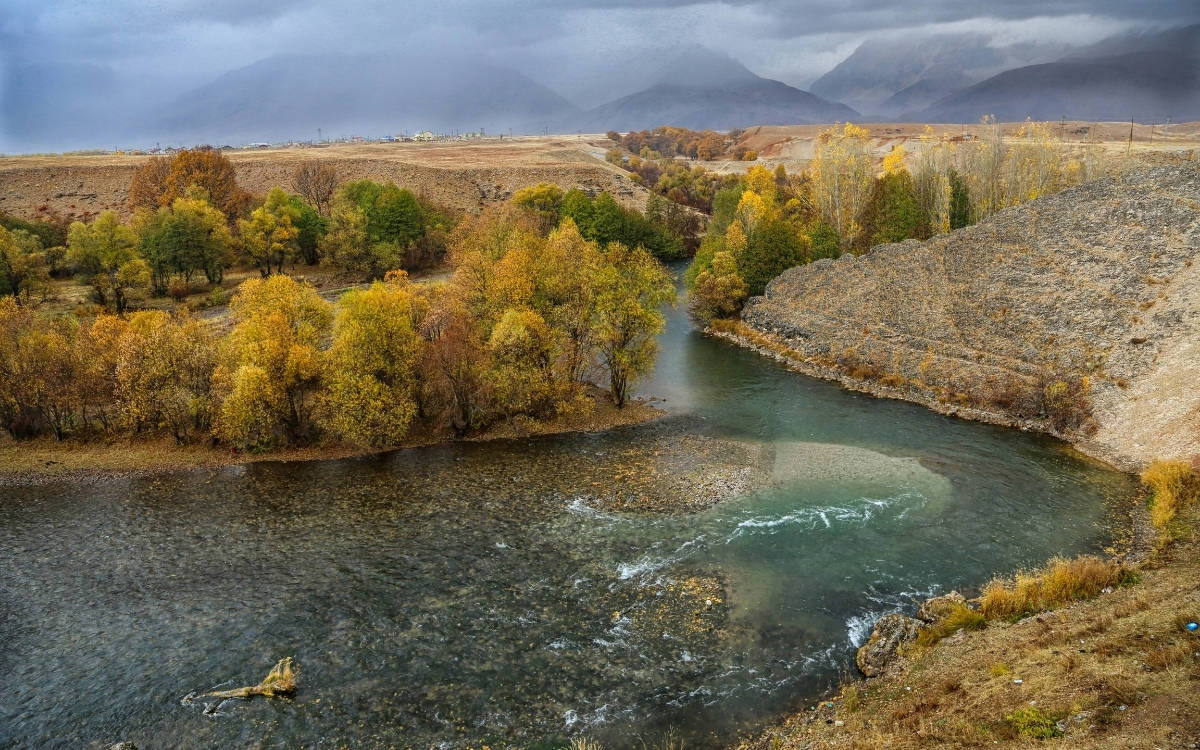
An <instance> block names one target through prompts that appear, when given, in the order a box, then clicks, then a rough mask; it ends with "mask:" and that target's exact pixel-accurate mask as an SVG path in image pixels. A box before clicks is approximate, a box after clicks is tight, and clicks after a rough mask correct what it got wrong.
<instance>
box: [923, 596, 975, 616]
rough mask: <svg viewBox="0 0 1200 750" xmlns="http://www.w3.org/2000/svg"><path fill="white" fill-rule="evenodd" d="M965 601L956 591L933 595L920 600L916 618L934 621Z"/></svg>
mask: <svg viewBox="0 0 1200 750" xmlns="http://www.w3.org/2000/svg"><path fill="white" fill-rule="evenodd" d="M966 603H967V600H966V599H964V598H963V595H962V594H960V593H958V592H957V591H951V592H950V593H949V594H942V595H941V596H935V597H933V598H931V599H926V600H925V601H923V602H921V606H920V607H919V608H918V609H917V619H918V620H921V621H922V622H927V623H935V622H937V621H938V620H941V619H943V618H945V617H946V616H948V615H949V614H950V613H951V612H953V611H954V610H955V609H956V608H957V607H959V606H961V605H965V604H966Z"/></svg>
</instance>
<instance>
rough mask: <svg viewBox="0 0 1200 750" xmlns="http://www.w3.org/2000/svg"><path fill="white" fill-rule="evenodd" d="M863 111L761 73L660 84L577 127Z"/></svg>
mask: <svg viewBox="0 0 1200 750" xmlns="http://www.w3.org/2000/svg"><path fill="white" fill-rule="evenodd" d="M856 117H858V113H857V112H855V111H854V110H853V109H850V108H849V107H847V106H846V105H844V104H838V103H836V102H829V101H826V100H824V99H822V98H821V97H819V96H814V95H812V94H810V93H808V92H807V91H801V90H800V89H796V88H792V87H791V86H788V85H787V84H785V83H780V82H779V81H772V80H768V79H765V78H759V79H757V80H755V81H750V82H746V83H740V84H736V85H731V84H719V85H711V86H678V85H672V84H660V85H658V86H652V87H651V88H648V89H646V90H645V91H639V92H638V93H636V94H631V95H629V96H624V97H621V98H620V99H618V100H616V101H614V102H609V103H608V104H604V105H601V106H599V107H596V108H595V109H591V110H588V111H587V112H585V113H584V114H583V115H582V116H581V118H580V120H579V121H580V122H581V123H582V124H581V125H579V126H578V129H583V130H622V131H624V130H641V129H644V128H652V127H656V126H658V125H675V126H679V127H686V128H693V129H696V130H703V129H706V128H709V129H713V130H729V129H731V128H741V127H747V126H750V125H785V124H797V123H812V122H839V121H843V120H851V119H854V118H856Z"/></svg>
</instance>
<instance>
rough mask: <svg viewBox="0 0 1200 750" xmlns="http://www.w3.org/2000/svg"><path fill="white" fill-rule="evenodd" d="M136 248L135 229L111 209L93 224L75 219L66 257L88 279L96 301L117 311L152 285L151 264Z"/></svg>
mask: <svg viewBox="0 0 1200 750" xmlns="http://www.w3.org/2000/svg"><path fill="white" fill-rule="evenodd" d="M136 249H137V236H136V235H135V234H134V231H133V230H132V229H130V228H129V227H128V226H126V225H124V224H122V223H121V222H120V220H118V219H117V215H116V214H115V213H113V212H112V211H104V212H103V213H101V214H100V216H99V217H98V218H97V219H96V221H94V222H93V223H91V224H84V223H83V222H80V221H77V222H74V223H73V224H71V229H70V231H69V233H68V235H67V257H68V258H69V259H70V261H71V262H72V263H73V264H75V265H76V267H78V268H79V271H80V272H81V273H82V274H84V276H86V277H87V278H88V280H89V282H90V283H91V285H92V290H93V291H94V293H95V296H96V301H97V302H99V303H100V304H102V305H106V306H107V305H111V306H112V307H113V308H114V309H116V311H117V312H118V313H122V312H125V310H126V308H127V307H128V305H129V302H130V300H131V299H134V298H137V297H139V296H140V295H141V294H143V293H144V292H145V291H146V289H147V288H148V287H149V286H150V266H149V264H147V263H146V261H144V260H142V259H141V258H140V257H138V255H137V252H136Z"/></svg>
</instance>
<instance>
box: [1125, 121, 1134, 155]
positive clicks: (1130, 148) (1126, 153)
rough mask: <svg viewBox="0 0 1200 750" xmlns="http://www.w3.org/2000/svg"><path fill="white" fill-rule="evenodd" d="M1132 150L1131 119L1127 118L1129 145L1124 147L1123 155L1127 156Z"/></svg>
mask: <svg viewBox="0 0 1200 750" xmlns="http://www.w3.org/2000/svg"><path fill="white" fill-rule="evenodd" d="M1132 150H1133V117H1132V116H1131V117H1130V118H1129V145H1128V146H1126V147H1125V155H1126V156H1129V152H1130V151H1132Z"/></svg>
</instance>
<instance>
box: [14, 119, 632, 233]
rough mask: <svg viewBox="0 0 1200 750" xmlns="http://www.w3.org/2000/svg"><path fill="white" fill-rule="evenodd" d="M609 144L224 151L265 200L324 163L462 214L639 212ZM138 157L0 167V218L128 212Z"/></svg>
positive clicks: (34, 160)
mask: <svg viewBox="0 0 1200 750" xmlns="http://www.w3.org/2000/svg"><path fill="white" fill-rule="evenodd" d="M609 147H611V143H610V142H609V141H608V140H607V139H606V138H604V137H603V136H595V137H593V138H591V139H590V140H589V139H587V138H579V137H576V136H570V137H566V136H551V137H547V138H542V137H538V138H517V139H508V138H505V139H504V140H486V141H478V142H466V143H463V142H453V141H451V142H435V143H396V144H387V143H376V144H363V145H338V146H329V147H326V148H293V149H269V150H261V151H259V150H250V151H229V152H227V155H228V156H229V159H230V161H232V162H233V165H234V167H235V168H236V169H237V179H238V183H239V184H240V185H242V186H243V187H245V188H246V189H248V190H250V191H251V192H253V193H258V194H263V193H265V192H266V191H267V190H269V189H270V188H272V187H275V186H277V185H280V186H284V187H290V185H291V179H292V172H293V171H294V170H295V168H296V165H297V164H298V163H300V162H301V161H305V160H308V159H319V160H323V161H328V162H330V163H331V164H333V166H334V167H335V168H336V169H337V170H338V173H339V175H340V176H341V178H342V179H344V180H350V179H359V178H363V177H369V178H371V179H374V180H393V181H394V182H395V183H396V184H397V185H400V186H401V187H407V188H409V189H412V190H415V191H417V192H419V193H423V194H424V195H426V196H428V197H430V198H431V199H433V200H434V201H435V202H437V203H440V204H442V205H445V206H449V207H451V208H455V209H458V210H460V211H468V212H477V211H479V210H480V209H481V208H483V207H484V206H485V205H489V204H492V203H498V202H502V201H504V200H507V199H508V198H509V197H510V196H511V195H512V193H513V192H515V191H516V190H519V189H520V188H523V187H528V186H529V185H536V184H537V183H539V182H553V183H557V184H559V185H562V186H564V187H568V188H569V187H580V188H583V189H584V190H587V191H588V192H591V193H597V192H600V191H601V190H607V191H608V192H610V193H612V194H613V196H614V197H616V199H617V200H618V201H620V202H622V203H624V204H626V205H630V206H635V207H637V208H639V209H640V208H644V207H645V204H646V195H647V191H646V189H645V188H643V187H642V186H640V185H638V184H637V183H635V182H633V181H632V180H630V179H629V178H628V176H627V174H626V173H625V172H623V171H621V170H619V169H617V168H616V167H614V166H612V165H611V164H608V163H607V162H605V161H603V160H602V159H600V158H597V157H596V156H595V154H601V155H602V154H603V153H604V150H605V149H606V148H609ZM146 158H147V157H145V156H46V157H40V156H38V157H34V156H28V157H9V158H0V211H6V212H8V213H12V214H16V215H17V216H22V217H26V218H33V217H35V216H36V215H37V214H38V209H39V208H40V207H42V206H45V207H46V209H47V210H52V211H56V212H58V213H61V214H64V215H68V216H69V215H78V214H82V213H83V212H84V211H91V212H93V213H95V212H99V211H103V210H105V209H112V210H114V211H116V212H117V213H119V214H121V215H122V216H123V217H124V216H127V215H128V212H129V183H130V180H131V179H132V177H133V171H134V170H135V169H136V168H137V167H138V166H139V165H141V164H142V163H143V162H144V161H145V160H146Z"/></svg>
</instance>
